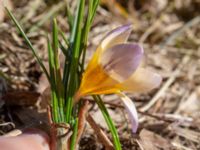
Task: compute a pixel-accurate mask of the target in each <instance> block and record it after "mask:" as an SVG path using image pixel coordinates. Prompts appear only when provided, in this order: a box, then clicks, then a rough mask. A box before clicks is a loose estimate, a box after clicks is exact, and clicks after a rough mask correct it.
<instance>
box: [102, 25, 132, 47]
mask: <svg viewBox="0 0 200 150" xmlns="http://www.w3.org/2000/svg"><path fill="white" fill-rule="evenodd" d="M131 30H132V25H131V24H128V25H123V26H120V27H118V28H116V29H114V30H112V31H111V32H109V33H108V34H107V35H106V36H105V38H104V39H103V40H102V42H101V47H102V49H103V50H105V49H108V48H110V47H112V46H114V45H116V44H120V43H124V42H126V41H127V39H128V37H129V35H130V33H131Z"/></svg>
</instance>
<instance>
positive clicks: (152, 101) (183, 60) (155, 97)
mask: <svg viewBox="0 0 200 150" xmlns="http://www.w3.org/2000/svg"><path fill="white" fill-rule="evenodd" d="M189 59H190V57H188V55H185V56H184V58H183V59H182V62H181V63H180V64H179V65H178V66H177V67H176V69H175V70H174V72H173V73H172V75H171V77H170V78H168V80H167V81H166V82H165V84H163V86H162V87H161V89H160V90H159V91H158V92H157V93H156V95H155V96H154V97H153V98H152V99H151V100H150V101H149V103H148V104H147V105H145V106H144V107H142V108H141V109H140V111H142V112H145V111H147V110H148V109H150V108H151V107H152V106H153V105H154V104H155V103H156V102H157V101H158V100H159V98H160V97H161V96H162V95H164V93H165V91H166V90H167V89H168V88H169V87H170V85H171V84H172V83H173V82H174V81H175V79H176V77H177V75H178V74H179V73H180V69H181V68H182V67H183V66H184V64H186V63H187V62H188V61H189Z"/></svg>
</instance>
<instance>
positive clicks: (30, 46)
mask: <svg viewBox="0 0 200 150" xmlns="http://www.w3.org/2000/svg"><path fill="white" fill-rule="evenodd" d="M5 9H6V11H7V13H8V15H9V16H10V18H11V19H12V21H13V22H14V23H15V25H16V27H17V28H18V30H19V32H20V33H21V35H22V36H23V38H24V40H25V41H26V43H27V44H28V46H29V48H30V49H31V50H32V52H33V55H34V56H35V58H36V60H37V62H38V64H39V65H40V67H41V68H42V70H43V72H44V73H45V75H46V76H47V79H48V81H49V82H50V76H49V74H48V72H47V70H46V68H45V66H44V64H43V63H42V60H41V59H40V57H39V56H38V55H37V52H36V50H35V49H34V47H33V45H32V43H31V42H30V40H29V39H28V37H27V36H26V34H25V32H24V31H23V29H22V27H21V26H20V24H19V22H18V21H17V19H16V18H15V16H14V15H13V14H12V12H11V11H10V10H9V9H8V8H7V7H5Z"/></svg>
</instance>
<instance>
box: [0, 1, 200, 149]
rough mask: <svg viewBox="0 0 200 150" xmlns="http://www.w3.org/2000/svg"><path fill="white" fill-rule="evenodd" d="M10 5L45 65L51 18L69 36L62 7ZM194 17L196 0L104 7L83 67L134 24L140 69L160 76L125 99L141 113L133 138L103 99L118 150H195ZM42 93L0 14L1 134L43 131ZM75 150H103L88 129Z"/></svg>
mask: <svg viewBox="0 0 200 150" xmlns="http://www.w3.org/2000/svg"><path fill="white" fill-rule="evenodd" d="M0 3H1V1H0ZM0 5H1V4H0ZM8 5H9V7H10V9H12V11H13V13H14V15H15V16H16V17H17V19H18V20H19V21H20V23H21V25H22V26H23V28H24V29H25V31H26V33H28V36H29V38H30V39H31V42H32V43H33V45H34V47H35V48H37V49H38V54H39V55H40V57H41V58H42V60H43V61H44V62H46V63H47V45H46V37H45V36H46V32H50V31H51V27H50V26H51V21H50V20H51V18H52V17H53V16H55V15H56V16H57V20H58V23H59V26H60V27H61V28H62V29H63V31H65V32H66V33H69V27H68V25H67V21H66V20H67V18H66V16H65V11H64V7H63V2H62V1H59V0H58V2H57V1H55V2H54V1H53V0H43V1H42V0H22V1H17V0H13V1H11V2H10V4H8ZM70 6H71V7H70V8H71V9H72V10H74V9H75V1H72V0H71V1H70ZM113 6H115V7H113ZM1 9H2V8H1V7H0V13H1ZM199 10H200V2H199V1H198V0H186V1H184V3H183V2H182V1H181V0H162V1H158V0H142V1H139V0H135V1H133V0H126V1H122V0H110V1H109V0H102V2H101V6H100V7H99V9H98V12H97V15H96V17H95V20H94V24H93V26H92V30H91V32H90V36H89V45H88V54H87V60H86V61H88V60H89V59H90V58H91V55H92V53H93V52H94V50H95V48H96V46H97V45H98V43H99V42H100V41H101V39H102V38H103V37H104V36H105V34H106V33H107V32H109V31H110V30H111V29H114V28H115V27H117V26H120V25H122V24H127V23H133V32H132V33H131V37H130V39H129V41H131V42H139V43H141V44H142V45H143V47H144V50H145V59H144V65H145V66H146V67H147V68H149V69H151V70H154V71H155V72H157V73H159V74H160V75H161V76H162V77H163V82H162V84H161V86H160V87H159V88H158V89H155V90H153V91H151V92H149V93H143V94H134V95H133V94H129V97H131V99H132V100H133V101H134V103H135V105H136V106H137V110H138V113H139V120H140V125H139V129H138V131H137V133H136V134H132V133H131V129H130V124H129V123H128V120H127V116H126V113H125V111H124V108H123V106H122V104H121V102H120V100H119V99H118V98H117V97H116V96H114V95H108V96H103V99H104V101H105V103H106V106H107V107H108V109H109V113H110V114H111V116H112V118H113V120H114V122H115V125H116V126H117V129H118V133H119V136H120V140H121V143H122V146H123V150H173V149H175V150H180V149H181V150H199V149H200V26H199V25H200V11H199ZM1 14H3V13H1ZM48 16H50V18H49V19H48ZM47 86H48V83H47V82H46V80H45V79H44V76H43V74H42V72H41V70H40V68H39V66H38V64H37V63H36V60H35V59H34V57H33V55H32V52H31V50H30V49H29V48H28V46H27V45H26V44H25V42H24V40H23V38H22V37H21V35H20V34H19V33H18V31H17V30H16V28H15V26H14V24H13V23H12V21H11V19H9V18H8V16H7V15H6V14H3V15H0V135H4V134H7V133H8V132H10V131H13V130H16V129H18V130H23V129H25V128H31V127H38V128H41V129H43V130H44V127H46V125H47V124H48V119H47V113H46V111H45V108H46V106H47V105H48V95H45V94H44V93H43V91H44V89H45V88H46V87H47ZM90 103H91V104H90V105H92V106H93V107H92V109H90V112H89V113H90V114H91V116H93V117H94V119H95V121H96V123H97V124H99V126H100V127H101V129H102V130H103V131H105V133H107V135H108V137H109V139H112V138H111V135H110V134H109V130H108V128H107V126H106V124H105V121H104V119H103V117H102V115H101V112H100V111H99V109H98V107H97V106H96V104H94V103H93V102H92V101H91V102H90ZM95 116H98V117H95ZM96 118H98V119H96ZM45 130H47V131H48V129H45ZM79 149H80V150H103V149H105V147H104V146H103V144H102V143H101V141H100V140H99V139H98V137H97V135H96V134H95V132H94V131H93V130H92V129H91V128H90V126H89V125H88V124H87V125H86V128H85V131H84V133H83V136H82V138H81V140H80V145H79Z"/></svg>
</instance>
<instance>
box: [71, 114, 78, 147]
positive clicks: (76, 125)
mask: <svg viewBox="0 0 200 150" xmlns="http://www.w3.org/2000/svg"><path fill="white" fill-rule="evenodd" d="M77 134H78V118H76V120H75V125H74V128H73V135H72V139H71V143H70V150H75V149H76V140H77Z"/></svg>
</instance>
